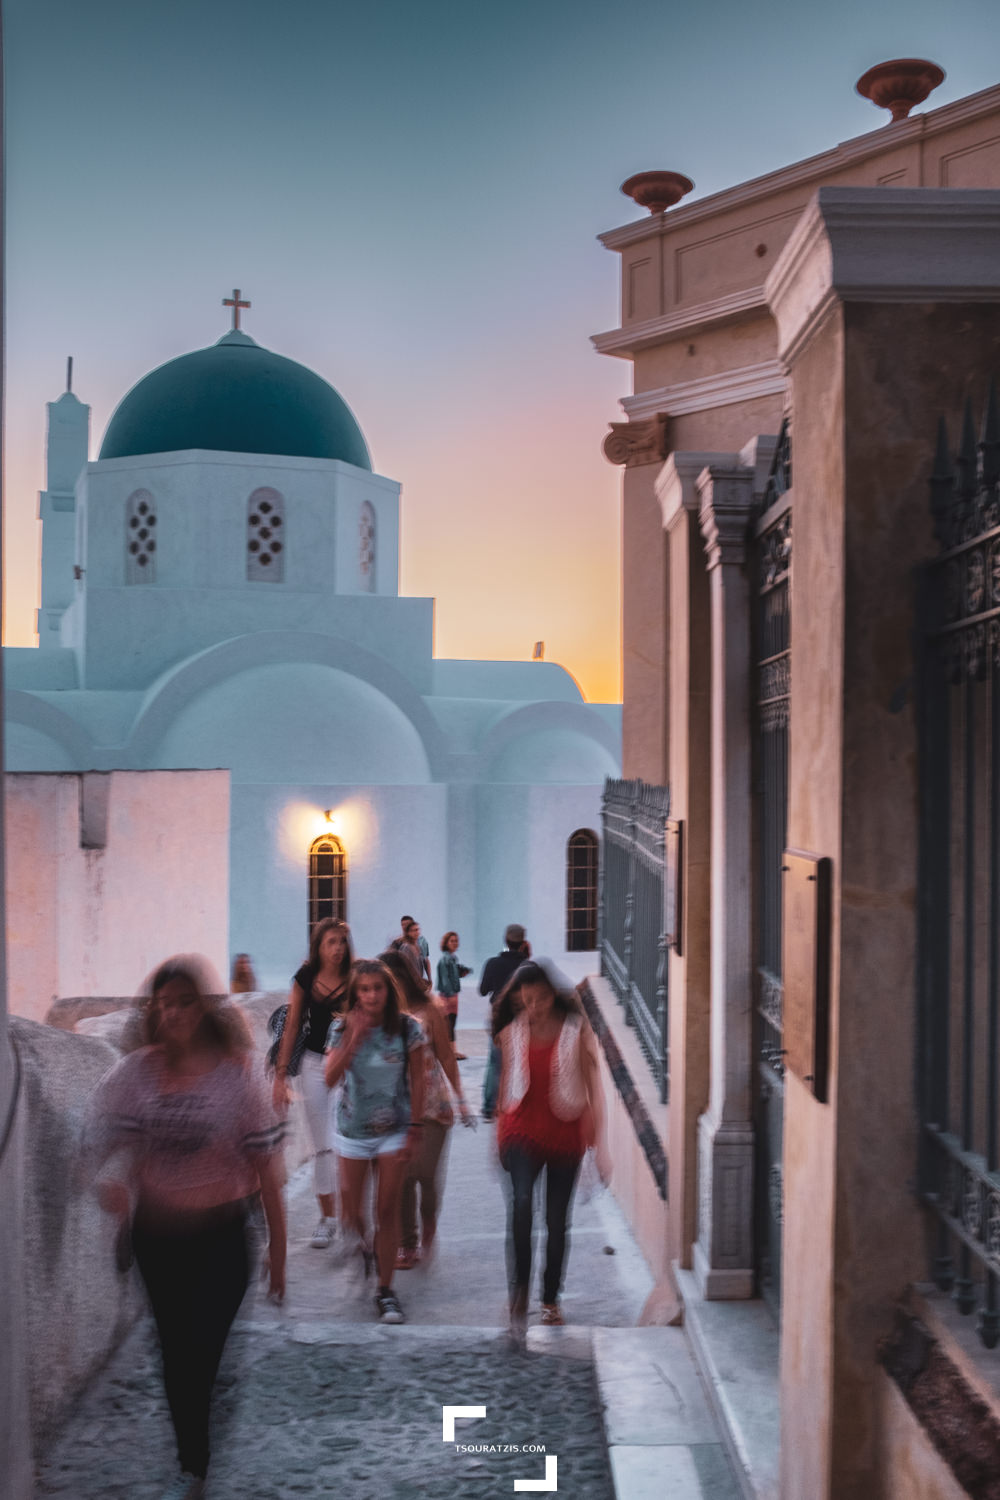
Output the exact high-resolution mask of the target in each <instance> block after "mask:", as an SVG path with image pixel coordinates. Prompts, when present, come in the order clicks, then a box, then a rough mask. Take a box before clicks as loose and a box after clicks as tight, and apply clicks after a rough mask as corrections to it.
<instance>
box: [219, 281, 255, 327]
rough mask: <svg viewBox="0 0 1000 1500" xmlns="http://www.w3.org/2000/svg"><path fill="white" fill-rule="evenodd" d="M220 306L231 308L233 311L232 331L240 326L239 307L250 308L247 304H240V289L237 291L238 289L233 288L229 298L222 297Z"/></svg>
mask: <svg viewBox="0 0 1000 1500" xmlns="http://www.w3.org/2000/svg"><path fill="white" fill-rule="evenodd" d="M222 305H223V307H231V308H232V310H233V328H234V329H238V328H239V326H240V308H241V307H249V306H250V303H249V302H241V301H240V289H239V287H234V288H233V295H232V296H231V297H223V299H222Z"/></svg>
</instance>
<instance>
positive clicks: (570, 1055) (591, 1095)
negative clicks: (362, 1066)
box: [493, 960, 610, 1338]
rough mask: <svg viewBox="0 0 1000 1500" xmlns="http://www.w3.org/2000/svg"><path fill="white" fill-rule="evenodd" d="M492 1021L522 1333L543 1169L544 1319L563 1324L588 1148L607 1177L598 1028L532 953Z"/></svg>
mask: <svg viewBox="0 0 1000 1500" xmlns="http://www.w3.org/2000/svg"><path fill="white" fill-rule="evenodd" d="M495 1017H496V1018H495V1021H494V1026H493V1035H494V1039H495V1040H496V1041H497V1042H498V1044H499V1046H500V1052H501V1068H500V1104H499V1114H498V1121H497V1145H498V1148H499V1152H500V1161H501V1164H502V1166H503V1167H504V1169H505V1171H507V1172H509V1174H510V1179H511V1185H512V1188H513V1194H512V1200H511V1216H510V1229H509V1234H508V1242H507V1261H508V1279H509V1282H510V1317H511V1331H512V1333H513V1334H514V1335H515V1337H517V1338H521V1337H523V1333H524V1328H525V1323H526V1318H527V1309H528V1289H529V1285H530V1281H531V1220H532V1196H533V1190H534V1186H535V1182H536V1180H537V1178H538V1176H539V1174H540V1173H541V1171H542V1169H543V1168H544V1170H545V1225H546V1247H545V1274H544V1278H543V1282H542V1322H543V1323H548V1324H557V1323H562V1321H563V1316H562V1312H561V1310H560V1307H559V1292H560V1290H561V1288H562V1280H563V1268H564V1265H565V1261H566V1250H567V1239H568V1236H567V1227H566V1221H567V1218H568V1215H569V1206H570V1201H571V1199H572V1196H573V1188H574V1186H575V1184H576V1178H577V1173H578V1172H579V1170H580V1162H581V1160H582V1158H583V1153H584V1151H585V1150H586V1149H587V1148H588V1147H589V1146H595V1145H596V1146H597V1167H598V1171H599V1172H600V1174H601V1177H602V1178H603V1179H605V1180H607V1177H608V1176H609V1174H610V1167H609V1163H608V1161H607V1158H606V1155H605V1151H604V1147H603V1144H600V1143H601V1142H602V1140H603V1123H604V1122H603V1108H602V1101H601V1091H600V1080H599V1077H598V1064H597V1050H596V1044H595V1042H594V1036H593V1033H592V1032H591V1030H590V1027H589V1026H588V1025H587V1022H586V1020H585V1019H584V1017H583V1015H582V1013H581V1011H580V1007H579V1005H578V1003H577V999H576V996H575V995H574V994H573V992H572V991H571V990H564V989H562V988H560V987H559V985H558V983H554V982H553V979H552V978H551V977H550V975H549V973H548V972H547V971H546V969H545V968H544V967H543V966H542V964H540V963H536V962H534V961H533V960H531V961H529V962H527V963H523V964H521V966H520V967H519V968H518V969H516V970H515V971H514V973H513V974H512V975H511V978H510V980H509V982H508V984H507V985H506V987H505V989H504V990H503V992H502V994H501V995H500V997H499V999H498V1001H497V1005H496V1012H495Z"/></svg>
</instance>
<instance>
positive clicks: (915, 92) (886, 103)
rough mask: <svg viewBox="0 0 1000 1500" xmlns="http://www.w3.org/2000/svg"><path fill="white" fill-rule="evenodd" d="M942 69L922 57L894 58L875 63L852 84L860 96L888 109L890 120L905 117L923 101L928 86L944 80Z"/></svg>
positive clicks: (928, 90)
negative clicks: (890, 60)
mask: <svg viewBox="0 0 1000 1500" xmlns="http://www.w3.org/2000/svg"><path fill="white" fill-rule="evenodd" d="M944 76H945V75H944V69H943V68H939V67H938V65H937V63H932V62H927V61H926V60H925V59H924V58H922V57H897V58H895V59H894V60H893V61H892V62H884V63H876V64H875V67H874V68H869V69H868V72H867V73H863V74H862V75H861V77H860V78H859V79H858V81H857V83H856V84H855V85H854V87H855V88H856V89H857V91H858V93H859V94H860V95H861V97H862V98H863V99H870V100H871V101H872V103H873V104H877V105H878V106H879V108H880V109H888V110H890V111H891V112H892V120H893V123H895V122H896V121H897V120H905V119H906V117H907V115H908V114H909V113H910V110H911V109H913V108H914V106H915V105H917V104H923V102H924V100H925V99H926V98H927V95H928V94H929V93H930V91H931V89H936V88H937V86H938V84H939V83H943V82H944Z"/></svg>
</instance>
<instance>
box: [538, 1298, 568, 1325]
mask: <svg viewBox="0 0 1000 1500" xmlns="http://www.w3.org/2000/svg"><path fill="white" fill-rule="evenodd" d="M565 1322H566V1319H565V1318H564V1317H563V1315H562V1308H561V1307H560V1306H559V1303H558V1302H543V1303H542V1323H543V1325H544V1327H546V1328H562V1327H563V1325H564V1324H565Z"/></svg>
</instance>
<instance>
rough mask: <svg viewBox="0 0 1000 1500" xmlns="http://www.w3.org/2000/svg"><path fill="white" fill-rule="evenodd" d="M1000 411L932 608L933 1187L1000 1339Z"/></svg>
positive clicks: (925, 1016)
mask: <svg viewBox="0 0 1000 1500" xmlns="http://www.w3.org/2000/svg"><path fill="white" fill-rule="evenodd" d="M998 478H1000V419H998V410H997V400H996V392H995V389H994V388H993V387H992V386H991V388H990V392H989V397H988V400H987V402H986V409H985V414H984V418H983V424H982V429H981V436H980V438H979V440H978V441H977V437H976V430H975V425H974V423H973V417H972V411H971V407H970V406H969V405H968V404H967V406H966V410H965V416H964V421H963V427H962V436H961V440H960V444H959V448H958V452H957V454H956V455H955V458H954V461H953V459H952V454H951V451H950V448H949V443H948V435H947V429H946V427H945V424H944V422H943V420H942V423H941V427H940V431H939V436H938V447H937V453H936V456H935V461H934V471H933V477H932V480H931V508H932V513H933V518H934V531H935V535H936V537H937V540H938V543H939V545H940V552H939V554H938V556H937V557H936V558H935V559H934V560H933V561H932V562H931V563H929V564H928V565H927V567H926V569H925V571H924V575H923V578H922V581H921V597H920V605H919V630H918V650H919V674H918V681H919V686H920V694H919V711H920V751H921V754H920V774H921V787H920V793H921V795H920V870H919V895H918V899H919V948H918V1007H919V1010H918V1026H919V1031H918V1097H919V1106H920V1114H921V1127H922V1129H921V1146H922V1151H921V1172H920V1184H921V1192H922V1196H923V1199H924V1202H925V1203H926V1204H927V1205H928V1208H929V1211H930V1215H931V1231H932V1237H933V1274H934V1279H935V1280H936V1282H937V1284H938V1285H939V1286H940V1287H941V1288H942V1290H949V1291H952V1292H953V1294H954V1298H955V1301H956V1303H957V1305H958V1307H959V1308H960V1309H961V1311H962V1312H964V1313H971V1312H972V1311H973V1310H974V1309H975V1308H976V1307H978V1308H979V1319H978V1327H979V1335H980V1337H981V1339H982V1341H983V1343H984V1344H986V1345H987V1347H988V1348H993V1347H994V1346H995V1345H996V1343H997V1342H998V1339H1000V1298H998V1290H1000V1288H998V1277H1000V495H998Z"/></svg>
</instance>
